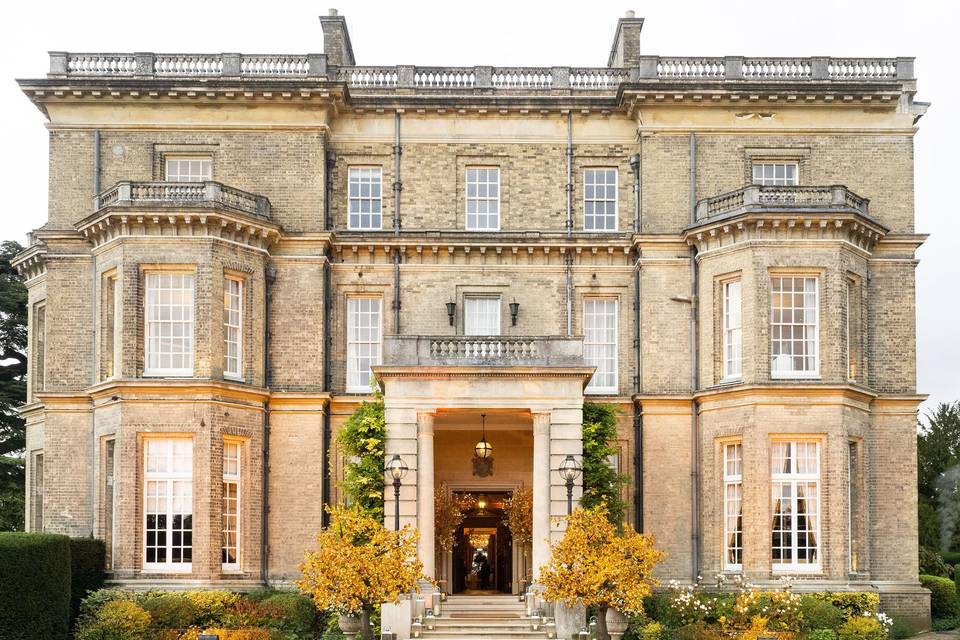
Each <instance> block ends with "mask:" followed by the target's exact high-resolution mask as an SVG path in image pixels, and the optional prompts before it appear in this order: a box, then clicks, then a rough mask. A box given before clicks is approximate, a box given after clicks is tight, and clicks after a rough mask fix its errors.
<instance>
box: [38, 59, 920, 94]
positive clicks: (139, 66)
mask: <svg viewBox="0 0 960 640" xmlns="http://www.w3.org/2000/svg"><path fill="white" fill-rule="evenodd" d="M49 76H50V77H52V78H57V77H71V78H72V77H76V78H103V77H119V78H124V77H126V78H248V79H257V78H264V79H278V78H284V79H318V78H319V79H326V80H334V81H339V82H343V83H345V84H347V85H348V86H349V87H351V88H354V89H360V90H368V89H395V88H398V89H423V90H444V91H449V90H466V89H486V90H493V91H503V92H517V91H550V90H556V89H560V90H576V91H587V92H603V93H610V92H615V91H617V90H618V89H619V87H620V85H621V84H626V83H632V82H644V81H650V80H656V81H671V82H676V81H679V82H685V81H698V82H702V81H715V82H729V81H736V82H746V83H749V82H757V81H777V82H788V83H793V82H813V81H824V82H854V83H856V82H889V81H904V80H913V79H914V73H913V58H831V57H812V58H776V57H754V58H750V57H742V56H726V57H706V56H693V57H662V56H640V57H639V60H638V61H637V64H636V65H634V66H631V67H627V68H610V67H491V66H475V67H420V66H413V65H396V66H348V67H347V66H345V67H336V68H334V67H332V66H331V67H330V68H328V65H327V59H326V56H325V55H323V54H274V55H248V54H240V53H210V54H179V53H178V54H166V53H163V54H161V53H67V52H62V51H58V52H51V53H50V73H49Z"/></svg>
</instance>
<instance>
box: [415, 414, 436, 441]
mask: <svg viewBox="0 0 960 640" xmlns="http://www.w3.org/2000/svg"><path fill="white" fill-rule="evenodd" d="M435 416H436V414H435V413H434V412H433V411H417V434H419V435H422V436H427V435H429V436H432V435H433V419H434V417H435Z"/></svg>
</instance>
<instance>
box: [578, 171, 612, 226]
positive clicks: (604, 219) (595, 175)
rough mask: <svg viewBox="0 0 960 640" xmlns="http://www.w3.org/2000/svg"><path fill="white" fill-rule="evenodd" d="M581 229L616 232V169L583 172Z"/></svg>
mask: <svg viewBox="0 0 960 640" xmlns="http://www.w3.org/2000/svg"><path fill="white" fill-rule="evenodd" d="M583 228H584V229H585V230H586V231H616V230H617V170H616V169H586V170H585V171H584V172H583Z"/></svg>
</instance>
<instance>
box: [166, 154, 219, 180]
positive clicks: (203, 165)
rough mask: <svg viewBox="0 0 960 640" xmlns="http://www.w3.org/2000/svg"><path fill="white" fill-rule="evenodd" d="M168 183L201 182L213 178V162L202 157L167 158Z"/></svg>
mask: <svg viewBox="0 0 960 640" xmlns="http://www.w3.org/2000/svg"><path fill="white" fill-rule="evenodd" d="M166 176H167V178H166V179H167V181H168V182H203V181H204V180H210V179H211V177H212V176H213V160H212V159H211V158H208V157H207V158H204V157H181V158H177V157H169V156H168V157H167V158H166Z"/></svg>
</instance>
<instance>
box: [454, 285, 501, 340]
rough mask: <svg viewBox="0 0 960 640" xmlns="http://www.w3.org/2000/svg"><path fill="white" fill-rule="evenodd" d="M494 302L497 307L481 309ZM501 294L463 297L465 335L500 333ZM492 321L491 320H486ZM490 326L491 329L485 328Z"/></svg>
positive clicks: (493, 334)
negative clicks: (486, 329)
mask: <svg viewBox="0 0 960 640" xmlns="http://www.w3.org/2000/svg"><path fill="white" fill-rule="evenodd" d="M490 303H492V306H493V307H495V309H493V310H491V309H481V308H478V307H483V306H484V305H487V304H490ZM501 312H502V310H501V307H500V296H483V295H472V296H464V299H463V335H465V336H499V335H500V330H501V329H500V314H501ZM485 321H490V322H488V323H487V322H485ZM485 327H489V329H490V330H489V331H485V330H483V329H484V328H485Z"/></svg>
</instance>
